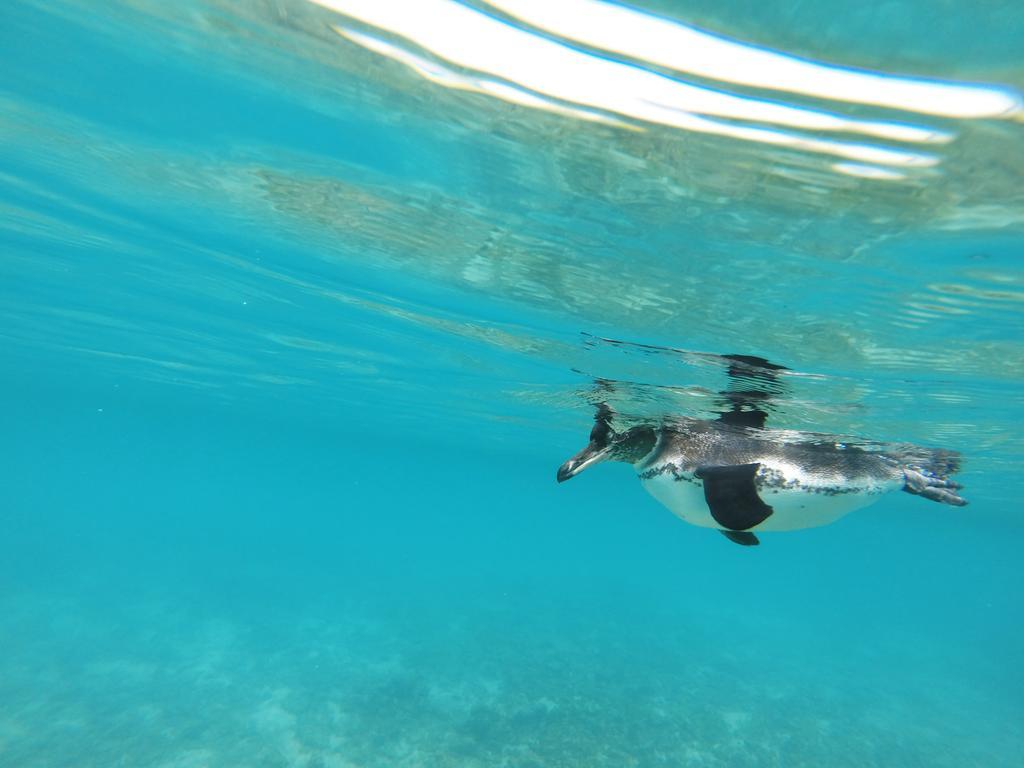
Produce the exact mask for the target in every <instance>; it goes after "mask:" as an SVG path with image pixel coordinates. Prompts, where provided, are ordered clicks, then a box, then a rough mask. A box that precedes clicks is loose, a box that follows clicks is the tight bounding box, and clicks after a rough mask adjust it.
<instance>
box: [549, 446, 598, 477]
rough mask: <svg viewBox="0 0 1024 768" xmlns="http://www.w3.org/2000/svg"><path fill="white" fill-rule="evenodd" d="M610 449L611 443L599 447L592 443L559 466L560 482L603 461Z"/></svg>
mask: <svg viewBox="0 0 1024 768" xmlns="http://www.w3.org/2000/svg"><path fill="white" fill-rule="evenodd" d="M610 451H611V446H610V445H605V446H600V447H598V446H596V445H594V444H593V443H591V444H590V445H588V446H587V447H586V448H584V449H583V450H582V451H580V452H579V453H577V454H576V455H575V456H573V457H572V458H571V459H569V460H568V461H567V462H565V464H563V465H562V466H560V467H559V468H558V482H560V483H563V482H565V481H566V480H568V479H569V478H570V477H576V475H578V474H579V473H580V472H582V471H583V470H584V469H586V468H587V467H590V466H593V465H594V464H599V463H601V462H602V461H604V460H605V459H607V458H608V454H609V453H610Z"/></svg>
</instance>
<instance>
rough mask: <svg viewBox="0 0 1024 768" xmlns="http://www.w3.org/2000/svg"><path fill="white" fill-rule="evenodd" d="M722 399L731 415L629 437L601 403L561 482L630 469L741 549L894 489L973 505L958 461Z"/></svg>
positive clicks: (632, 432)
mask: <svg viewBox="0 0 1024 768" xmlns="http://www.w3.org/2000/svg"><path fill="white" fill-rule="evenodd" d="M731 358H732V359H733V360H742V361H744V362H743V365H745V366H748V365H758V364H761V363H764V364H765V365H767V366H771V364H769V363H767V361H762V360H760V359H759V358H751V357H745V356H744V357H741V356H731ZM762 370H768V371H769V372H771V371H778V370H784V369H781V368H780V367H779V366H771V367H770V368H765V369H762ZM730 372H731V374H732V373H735V372H736V368H735V365H734V366H733V367H731V368H730ZM772 375H774V374H772ZM723 394H727V395H729V397H728V402H729V403H730V405H731V410H729V411H727V412H725V413H723V414H722V415H721V416H720V417H719V418H718V419H714V420H706V419H690V418H679V419H673V420H671V421H667V422H666V423H664V424H660V425H639V426H633V427H631V428H630V429H628V430H625V431H623V432H617V431H616V430H615V429H614V427H613V426H612V421H613V419H614V412H613V411H612V410H611V409H610V408H608V407H607V406H606V405H604V404H602V405H599V407H598V413H597V416H596V419H595V422H596V423H595V426H594V428H593V431H592V432H591V437H590V443H589V444H588V445H587V447H586V448H584V449H583V450H582V451H580V452H579V453H577V454H576V455H575V456H573V457H572V458H571V459H569V460H568V461H566V462H565V463H564V464H563V465H562V466H561V467H560V468H559V471H558V480H559V482H562V481H564V480H567V479H569V478H571V477H573V476H575V475H576V474H578V473H579V472H581V471H582V470H583V469H586V468H587V467H589V466H591V465H593V464H596V463H598V462H600V461H605V460H615V461H625V462H628V463H630V464H632V465H633V466H634V468H635V469H636V472H637V475H638V477H639V479H640V482H641V484H642V485H643V487H644V489H645V490H647V492H648V493H650V494H651V495H652V496H653V497H654V498H655V499H657V500H658V501H659V502H661V503H662V504H663V505H664V506H665V507H667V508H668V509H669V510H670V511H671V512H673V513H674V514H675V515H676V516H677V517H679V518H681V519H682V520H685V521H686V522H688V523H691V524H693V525H697V526H701V527H705V528H715V529H718V530H720V531H722V533H724V534H725V535H726V536H727V537H728V538H729V539H731V540H732V541H735V542H736V543H738V544H744V545H754V544H757V543H758V539H757V537H756V536H755V535H754V532H759V531H792V530H798V529H801V528H814V527H817V526H821V525H827V524H829V523H832V522H835V521H836V520H838V519H839V518H841V517H843V516H844V515H846V514H848V513H849V512H852V511H854V510H856V509H859V508H861V507H866V506H868V505H869V504H872V503H874V502H875V501H877V500H878V499H879V498H880V497H881V496H882V495H884V494H886V493H889V492H891V491H897V490H903V491H907V492H909V493H913V494H917V495H921V496H924V497H925V498H928V499H931V500H932V501H939V502H943V503H946V504H952V505H956V506H962V505H964V504H966V503H967V502H966V501H964V499H962V498H961V497H960V496H958V495H957V494H956V490H958V489H959V488H960V487H961V486H959V485H958V484H956V483H954V482H952V481H950V480H948V479H947V475H948V474H951V473H953V472H955V471H956V470H957V469H958V468H959V458H958V456H957V455H956V454H955V453H952V452H950V451H941V450H938V451H930V450H924V449H915V450H914V451H913V452H912V453H901V452H885V451H873V450H871V451H869V450H865V449H864V448H860V447H857V446H850V445H847V444H846V443H844V442H843V441H842V439H841V438H837V437H831V436H828V435H817V434H808V433H796V432H791V431H785V430H769V429H765V428H764V421H765V417H766V413H765V411H764V410H762V409H761V406H763V404H764V400H765V398H764V397H763V395H758V396H757V398H753V400H756V401H757V402H742V400H743V398H741V397H737V392H736V391H730V392H727V393H723ZM745 394H747V395H751V394H752V393H751V392H749V391H748V392H746V393H745ZM748 399H749V398H748Z"/></svg>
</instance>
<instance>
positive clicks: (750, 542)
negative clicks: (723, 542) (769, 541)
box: [719, 530, 761, 547]
mask: <svg viewBox="0 0 1024 768" xmlns="http://www.w3.org/2000/svg"><path fill="white" fill-rule="evenodd" d="M719 533H720V534H722V535H723V536H725V538H727V539H728V540H729V541H731V542H733V543H734V544H739V545H740V546H741V547H756V546H757V545H758V544H760V543H761V541H760V539H758V538H757V536H755V535H754V534H752V533H751V532H750V531H722V530H720V531H719Z"/></svg>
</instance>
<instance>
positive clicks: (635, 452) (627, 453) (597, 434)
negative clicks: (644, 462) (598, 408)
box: [558, 417, 658, 483]
mask: <svg viewBox="0 0 1024 768" xmlns="http://www.w3.org/2000/svg"><path fill="white" fill-rule="evenodd" d="M657 441H658V436H657V433H656V432H655V430H654V427H651V426H647V425H643V426H638V427H631V428H630V429H627V430H626V431H625V432H616V431H615V430H614V429H612V427H611V424H609V423H608V420H607V419H602V418H600V417H598V419H597V421H596V423H595V424H594V428H593V429H592V430H590V442H589V443H587V447H586V448H584V449H583V450H582V451H580V452H579V453H577V454H576V455H575V456H573V457H572V458H571V459H569V460H568V461H566V462H565V463H564V464H563V465H562V466H560V467H559V468H558V482H560V483H561V482H564V481H566V480H568V479H569V478H571V477H575V476H576V475H578V474H579V473H580V472H582V471H583V470H584V469H586V468H587V467H590V466H593V465H594V464H599V463H600V462H602V461H625V462H628V463H630V464H636V463H637V462H639V461H640V460H641V459H643V458H644V457H645V456H647V454H649V453H650V452H651V451H652V450H654V444H655V443H656V442H657Z"/></svg>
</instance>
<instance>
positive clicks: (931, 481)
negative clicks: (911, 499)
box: [903, 467, 967, 507]
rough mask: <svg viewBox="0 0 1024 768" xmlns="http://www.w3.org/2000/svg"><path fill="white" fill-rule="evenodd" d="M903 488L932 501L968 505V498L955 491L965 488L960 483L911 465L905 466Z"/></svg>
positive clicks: (959, 505)
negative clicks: (913, 467)
mask: <svg viewBox="0 0 1024 768" xmlns="http://www.w3.org/2000/svg"><path fill="white" fill-rule="evenodd" d="M903 481H904V482H903V490H904V491H906V492H907V493H912V494H914V495H915V496H923V497H924V498H926V499H929V500H931V501H938V502H941V503H942V504H952V505H953V506H954V507H963V506H966V505H967V500H966V499H964V498H962V497H960V496H958V495H957V494H956V493H954V491H958V490H960V489H961V488H963V486H962V485H960V484H959V483H954V482H953V481H952V480H947V479H946V478H944V477H935V476H933V475H930V474H927V473H925V472H921V471H919V470H917V469H912V468H911V467H904V468H903Z"/></svg>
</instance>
